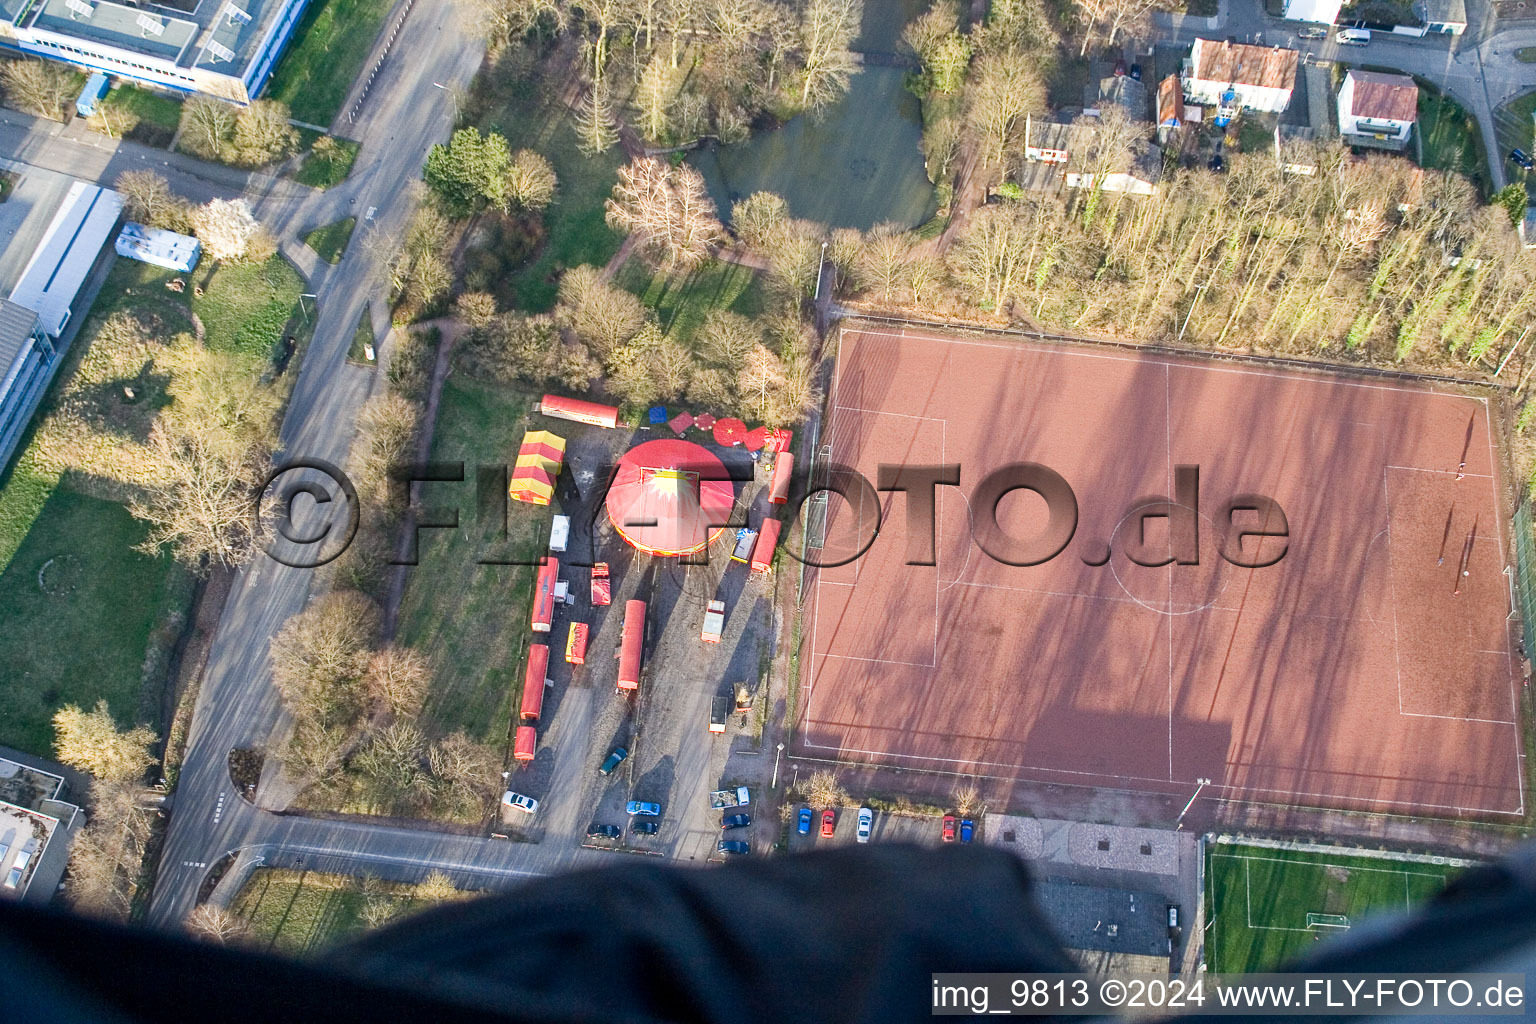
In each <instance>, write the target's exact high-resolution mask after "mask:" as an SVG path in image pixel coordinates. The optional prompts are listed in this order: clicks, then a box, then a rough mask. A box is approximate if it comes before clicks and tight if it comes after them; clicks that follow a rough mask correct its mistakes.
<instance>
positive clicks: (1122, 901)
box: [1035, 878, 1171, 957]
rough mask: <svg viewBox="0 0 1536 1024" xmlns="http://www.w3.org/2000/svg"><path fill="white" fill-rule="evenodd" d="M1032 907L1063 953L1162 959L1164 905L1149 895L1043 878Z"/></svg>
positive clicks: (1167, 943) (1168, 942)
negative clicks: (1089, 953)
mask: <svg viewBox="0 0 1536 1024" xmlns="http://www.w3.org/2000/svg"><path fill="white" fill-rule="evenodd" d="M1035 902H1036V904H1037V905H1038V906H1039V907H1040V911H1041V913H1042V914H1043V915H1044V916H1045V919H1046V920H1047V921H1049V922H1050V924H1051V927H1052V928H1053V929H1055V931H1056V936H1057V938H1059V939H1060V940H1061V942H1062V944H1063V945H1064V946H1066V947H1067V948H1068V949H1069V950H1081V951H1086V952H1098V953H1117V954H1129V955H1136V956H1155V957H1166V956H1168V953H1169V950H1170V948H1171V940H1170V938H1169V932H1168V901H1167V900H1166V899H1164V898H1163V897H1161V896H1158V895H1156V894H1155V893H1147V892H1130V891H1128V890H1124V889H1103V888H1100V887H1098V886H1096V885H1083V884H1082V883H1080V882H1070V881H1064V880H1062V879H1059V878H1047V879H1045V880H1044V881H1042V882H1040V884H1039V885H1038V886H1037V887H1036V890H1035Z"/></svg>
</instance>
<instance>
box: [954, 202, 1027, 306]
mask: <svg viewBox="0 0 1536 1024" xmlns="http://www.w3.org/2000/svg"><path fill="white" fill-rule="evenodd" d="M1030 238H1031V236H1030V232H1029V230H1028V225H1027V223H1026V222H1025V221H1024V218H1023V217H1021V215H1020V213H1019V212H1018V210H1016V209H1012V208H1009V207H1003V206H984V207H982V208H981V209H980V210H977V211H976V213H975V215H974V216H972V217H971V220H970V222H969V223H968V224H967V225H966V226H965V230H964V232H963V233H962V234H961V235H960V239H959V242H958V244H957V245H956V246H955V248H954V250H953V252H952V253H951V254H950V266H951V267H952V268H953V270H954V272H955V276H956V277H957V278H959V279H960V281H961V283H963V284H966V285H968V286H970V288H971V289H972V291H973V293H974V294H975V295H976V297H977V298H978V299H979V300H981V301H982V302H983V303H985V304H986V305H987V306H989V307H991V308H993V309H997V310H1001V309H1002V308H1003V305H1004V303H1005V302H1006V301H1007V300H1008V299H1009V298H1011V297H1013V296H1014V295H1015V294H1017V291H1018V289H1019V288H1021V287H1022V286H1023V285H1024V268H1025V266H1026V264H1027V262H1028V258H1029V243H1030Z"/></svg>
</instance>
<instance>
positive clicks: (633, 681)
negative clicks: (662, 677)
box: [619, 601, 645, 690]
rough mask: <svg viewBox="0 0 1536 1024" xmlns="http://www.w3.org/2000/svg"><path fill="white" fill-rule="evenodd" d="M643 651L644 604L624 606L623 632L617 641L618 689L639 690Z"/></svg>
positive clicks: (636, 603)
mask: <svg viewBox="0 0 1536 1024" xmlns="http://www.w3.org/2000/svg"><path fill="white" fill-rule="evenodd" d="M644 651H645V602H644V601H629V602H627V603H626V604H625V605H624V632H623V633H622V634H621V636H620V639H619V689H621V690H638V689H640V659H641V657H642V656H643V654H644Z"/></svg>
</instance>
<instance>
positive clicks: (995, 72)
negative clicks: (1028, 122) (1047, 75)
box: [967, 49, 1045, 167]
mask: <svg viewBox="0 0 1536 1024" xmlns="http://www.w3.org/2000/svg"><path fill="white" fill-rule="evenodd" d="M968 94H969V95H968V98H969V101H970V106H969V109H968V111H967V119H968V120H969V121H970V124H971V126H972V127H973V128H975V129H976V131H977V132H978V133H979V134H980V135H981V138H982V141H983V143H984V145H985V152H986V156H987V160H988V161H989V162H990V163H992V164H993V165H994V166H999V167H1000V166H1001V165H1002V163H1003V155H1004V153H1005V152H1006V151H1007V150H1008V149H1009V148H1010V147H1011V146H1012V145H1013V144H1014V141H1015V138H1016V135H1017V132H1018V130H1019V128H1020V127H1021V126H1022V125H1023V123H1024V115H1025V114H1027V113H1029V112H1030V111H1034V110H1042V109H1044V107H1045V82H1044V80H1043V79H1042V78H1041V73H1040V62H1039V60H1038V59H1037V58H1036V57H1035V56H1034V55H1033V54H1029V53H1026V52H1024V51H1022V50H1013V49H1009V50H1002V51H998V52H993V53H985V54H983V55H982V56H981V57H980V58H979V59H978V60H977V62H976V72H975V81H974V82H973V84H972V85H971V87H970V89H969V90H968Z"/></svg>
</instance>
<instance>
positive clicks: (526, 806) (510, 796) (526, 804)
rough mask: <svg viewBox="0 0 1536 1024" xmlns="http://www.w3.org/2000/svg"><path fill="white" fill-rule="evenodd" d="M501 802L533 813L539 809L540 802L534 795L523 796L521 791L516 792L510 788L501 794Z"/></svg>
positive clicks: (527, 812) (526, 812)
mask: <svg viewBox="0 0 1536 1024" xmlns="http://www.w3.org/2000/svg"><path fill="white" fill-rule="evenodd" d="M501 802H502V803H504V804H506V805H507V806H508V807H511V808H513V809H515V810H519V811H522V812H524V813H525V814H532V813H533V812H534V811H537V810H538V809H539V802H538V801H537V800H535V799H534V798H533V797H531V796H523V794H521V793H514V792H512V791H511V790H510V789H509V790H507V791H506V792H505V793H503V794H501Z"/></svg>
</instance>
